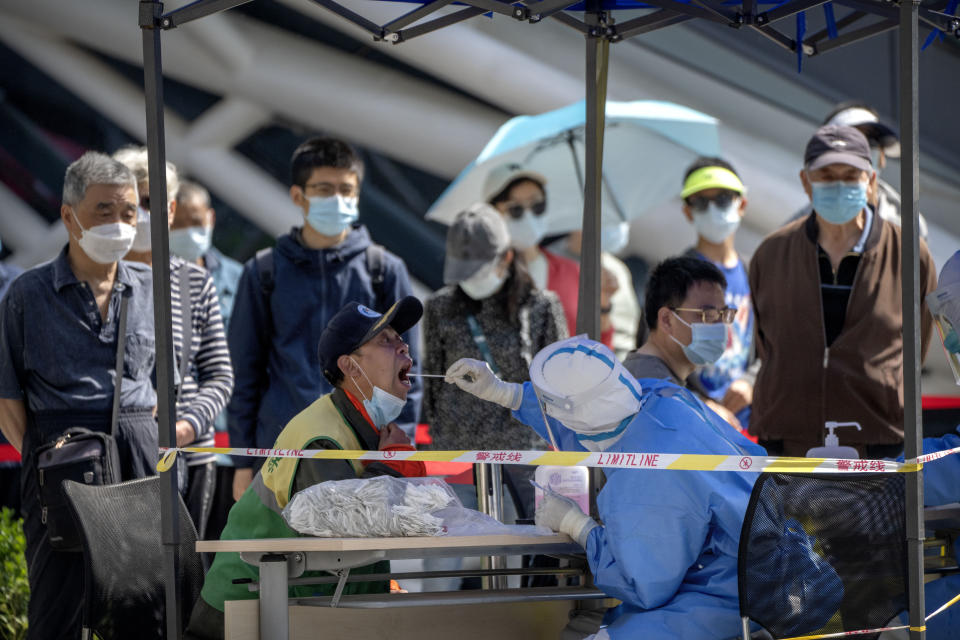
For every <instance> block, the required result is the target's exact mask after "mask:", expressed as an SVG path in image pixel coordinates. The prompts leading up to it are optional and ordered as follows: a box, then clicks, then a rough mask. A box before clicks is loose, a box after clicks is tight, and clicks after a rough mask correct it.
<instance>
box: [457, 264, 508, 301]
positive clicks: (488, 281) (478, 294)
mask: <svg viewBox="0 0 960 640" xmlns="http://www.w3.org/2000/svg"><path fill="white" fill-rule="evenodd" d="M499 267H500V261H499V260H494V261H493V262H491V263H490V264H486V265H484V266H482V267H480V269H479V270H478V271H477V272H476V273H475V274H473V275H472V276H470V277H469V278H467V279H466V280H464V281H462V282H461V283H460V285H459V286H460V288H461V289H462V290H463V292H464V293H465V294H467V295H468V296H470V297H471V298H473V299H474V300H483V299H484V298H489V297H490V296H492V295H493V294H495V293H496V292H497V291H500V288H501V287H502V286H503V283H504V282H505V281H506V279H507V274H506V272H504V274H503V275H500V273H499V271H500V269H499Z"/></svg>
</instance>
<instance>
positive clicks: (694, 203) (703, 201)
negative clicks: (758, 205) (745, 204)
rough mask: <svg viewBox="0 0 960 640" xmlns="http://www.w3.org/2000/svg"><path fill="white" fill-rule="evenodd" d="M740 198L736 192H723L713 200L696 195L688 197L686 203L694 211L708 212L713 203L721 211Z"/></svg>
mask: <svg viewBox="0 0 960 640" xmlns="http://www.w3.org/2000/svg"><path fill="white" fill-rule="evenodd" d="M739 197H740V194H739V193H737V192H736V191H721V192H720V193H718V194H717V195H715V196H714V197H712V198H708V197H706V196H702V195H699V194H694V195H692V196H688V197H687V199H686V203H687V205H688V206H689V207H690V208H691V209H693V210H694V211H706V210H707V207H708V206H710V203H711V202H715V203H716V205H717V206H718V207H720V208H721V209H726V208H727V207H729V206H730V205H731V204H732V203H733V201H734V200H736V199H737V198H739Z"/></svg>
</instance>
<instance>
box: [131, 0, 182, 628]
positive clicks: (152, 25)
mask: <svg viewBox="0 0 960 640" xmlns="http://www.w3.org/2000/svg"><path fill="white" fill-rule="evenodd" d="M162 14H163V3H161V2H158V1H157V0H141V2H140V28H141V30H142V33H143V83H144V98H145V102H146V114H147V156H148V162H149V178H150V235H151V237H152V239H153V247H152V251H153V265H152V267H153V322H154V330H155V332H156V358H157V423H158V425H159V441H160V446H162V447H168V446H171V445H175V444H176V441H177V438H176V432H175V431H174V421H173V416H174V415H175V411H176V408H175V406H174V396H173V393H172V391H173V323H172V321H171V313H170V249H169V245H168V235H167V172H166V164H167V159H166V152H165V149H164V128H163V70H162V67H161V65H162V61H161V55H160V35H161V30H160V28H159V26H160V17H161V15H162ZM177 491H178V487H177V472H176V466H174V467H173V468H172V469H171V470H169V471H166V472H163V473H161V474H160V518H161V522H162V534H161V535H162V543H163V559H164V566H163V573H164V582H165V594H166V604H167V606H166V629H167V633H166V637H167V638H180V636H181V633H180V632H181V624H180V620H181V610H180V602H181V598H180V584H179V581H178V579H177V576H178V574H179V573H180V571H179V566H178V564H179V558H178V557H177V547H178V545H179V543H180V523H179V516H180V510H179V504H178V501H177Z"/></svg>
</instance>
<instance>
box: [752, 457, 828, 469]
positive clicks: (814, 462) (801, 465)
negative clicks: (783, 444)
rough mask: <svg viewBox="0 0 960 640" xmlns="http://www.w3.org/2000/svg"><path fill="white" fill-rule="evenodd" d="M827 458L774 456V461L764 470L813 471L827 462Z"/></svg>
mask: <svg viewBox="0 0 960 640" xmlns="http://www.w3.org/2000/svg"><path fill="white" fill-rule="evenodd" d="M825 460H826V459H825V458H774V461H773V462H772V463H770V464H768V465H766V466H765V467H764V468H763V470H764V471H766V472H774V471H778V472H780V473H812V472H814V471H816V470H817V469H818V468H819V467H820V465H822V464H823V463H824V462H825Z"/></svg>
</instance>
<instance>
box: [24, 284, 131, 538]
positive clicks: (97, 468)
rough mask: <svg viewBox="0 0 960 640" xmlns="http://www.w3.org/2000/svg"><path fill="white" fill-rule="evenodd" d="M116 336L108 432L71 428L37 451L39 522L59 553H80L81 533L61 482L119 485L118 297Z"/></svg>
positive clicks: (123, 329)
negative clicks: (111, 403)
mask: <svg viewBox="0 0 960 640" xmlns="http://www.w3.org/2000/svg"><path fill="white" fill-rule="evenodd" d="M119 325H120V326H119V329H118V331H119V334H118V335H117V364H116V367H117V369H116V383H115V385H114V389H113V415H112V416H111V419H110V426H109V431H108V432H107V433H103V432H102V431H94V430H91V429H87V428H84V427H70V428H68V429H67V430H66V431H64V433H63V435H62V436H60V437H59V438H57V440H55V441H54V442H49V443H47V444H44V445H42V446H40V447H38V448H37V455H36V466H37V477H38V479H39V485H40V507H41V512H40V513H41V515H40V518H41V520H42V522H43V523H44V524H45V525H46V527H47V536H48V537H49V539H50V546H51V547H53V548H54V549H57V550H58V551H81V550H82V546H81V538H80V531H79V529H78V528H77V524H76V522H74V519H73V515H72V514H71V512H70V507H69V505H68V504H67V497H66V495H64V493H63V487H62V485H63V481H64V480H73V481H74V482H79V483H82V484H93V485H103V484H114V483H117V482H120V480H121V478H120V456H119V454H118V452H117V444H116V442H115V441H114V439H113V434H114V432H115V431H116V429H117V421H118V419H119V417H120V387H121V386H122V382H123V350H124V343H125V342H126V336H127V297H126V296H123V295H121V298H120V323H119Z"/></svg>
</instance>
